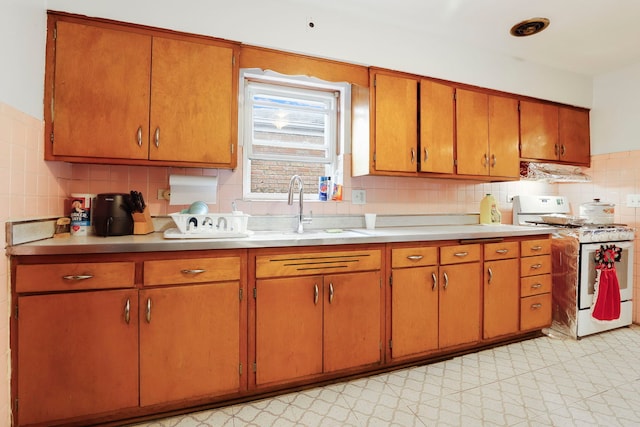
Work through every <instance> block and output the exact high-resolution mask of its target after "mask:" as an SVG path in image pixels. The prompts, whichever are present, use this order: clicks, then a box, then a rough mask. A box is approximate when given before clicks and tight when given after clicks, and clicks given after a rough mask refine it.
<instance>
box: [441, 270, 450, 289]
mask: <svg viewBox="0 0 640 427" xmlns="http://www.w3.org/2000/svg"><path fill="white" fill-rule="evenodd" d="M442 276H443V277H444V285H443V286H444V288H445V289H447V286H449V275H447V273H446V272H445V273H442Z"/></svg>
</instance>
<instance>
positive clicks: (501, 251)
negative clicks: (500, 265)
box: [496, 249, 509, 255]
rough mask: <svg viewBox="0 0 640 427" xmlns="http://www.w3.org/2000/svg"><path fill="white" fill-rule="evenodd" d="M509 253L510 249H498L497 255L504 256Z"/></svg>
mask: <svg viewBox="0 0 640 427" xmlns="http://www.w3.org/2000/svg"><path fill="white" fill-rule="evenodd" d="M508 252H509V249H496V253H497V254H500V255H504V254H506V253H508Z"/></svg>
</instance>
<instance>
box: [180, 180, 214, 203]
mask: <svg viewBox="0 0 640 427" xmlns="http://www.w3.org/2000/svg"><path fill="white" fill-rule="evenodd" d="M169 187H170V188H171V196H170V197H169V204H170V205H189V204H191V203H193V202H195V201H198V200H201V201H203V202H205V203H216V199H217V191H218V177H216V176H191V175H170V176H169Z"/></svg>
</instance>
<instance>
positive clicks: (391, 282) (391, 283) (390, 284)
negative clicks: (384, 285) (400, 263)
mask: <svg viewBox="0 0 640 427" xmlns="http://www.w3.org/2000/svg"><path fill="white" fill-rule="evenodd" d="M389 286H393V274H391V275H389Z"/></svg>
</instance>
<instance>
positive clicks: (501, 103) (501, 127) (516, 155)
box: [489, 95, 520, 178]
mask: <svg viewBox="0 0 640 427" xmlns="http://www.w3.org/2000/svg"><path fill="white" fill-rule="evenodd" d="M518 119H519V116H518V100H517V99H515V98H507V97H503V96H495V95H489V175H491V176H504V177H510V178H517V177H519V176H520V151H519V142H520V129H519V121H518Z"/></svg>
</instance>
